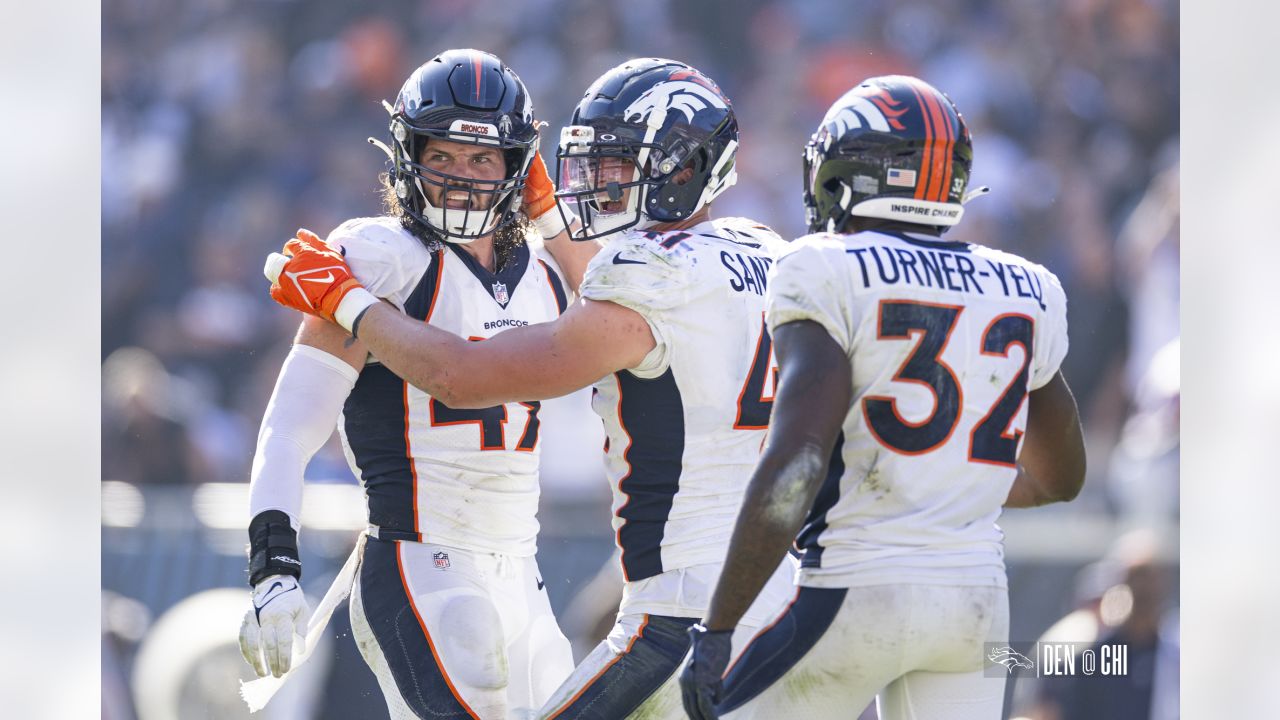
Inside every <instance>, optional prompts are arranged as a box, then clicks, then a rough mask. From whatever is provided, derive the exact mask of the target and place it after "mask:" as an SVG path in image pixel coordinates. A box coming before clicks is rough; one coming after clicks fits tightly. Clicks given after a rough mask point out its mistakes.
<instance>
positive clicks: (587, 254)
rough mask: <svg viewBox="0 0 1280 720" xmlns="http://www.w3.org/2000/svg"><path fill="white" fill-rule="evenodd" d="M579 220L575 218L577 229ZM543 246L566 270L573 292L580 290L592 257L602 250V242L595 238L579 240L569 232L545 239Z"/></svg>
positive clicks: (574, 224) (565, 277)
mask: <svg viewBox="0 0 1280 720" xmlns="http://www.w3.org/2000/svg"><path fill="white" fill-rule="evenodd" d="M578 226H579V222H578V221H577V220H576V219H575V220H574V221H573V225H572V227H573V228H574V229H576V228H577V227H578ZM543 247H545V248H546V249H547V252H549V253H551V257H553V258H555V260H556V264H557V265H559V266H560V269H561V270H562V271H563V272H564V279H565V282H567V283H568V284H569V290H570V291H571V292H574V293H576V292H578V287H579V286H581V285H582V278H583V276H584V275H585V274H586V272H587V265H588V264H589V263H590V262H591V258H593V257H595V255H596V253H597V252H599V251H600V243H598V242H596V241H595V240H584V241H577V240H571V239H570V238H569V233H568V232H561V233H560V234H559V235H556V236H555V237H553V238H550V239H545V240H543Z"/></svg>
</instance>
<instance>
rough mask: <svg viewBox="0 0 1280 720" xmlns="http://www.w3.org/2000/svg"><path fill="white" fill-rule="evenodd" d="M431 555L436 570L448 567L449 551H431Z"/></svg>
mask: <svg viewBox="0 0 1280 720" xmlns="http://www.w3.org/2000/svg"><path fill="white" fill-rule="evenodd" d="M431 557H433V558H435V561H436V569H437V570H448V569H449V553H447V552H443V551H441V552H438V553H431Z"/></svg>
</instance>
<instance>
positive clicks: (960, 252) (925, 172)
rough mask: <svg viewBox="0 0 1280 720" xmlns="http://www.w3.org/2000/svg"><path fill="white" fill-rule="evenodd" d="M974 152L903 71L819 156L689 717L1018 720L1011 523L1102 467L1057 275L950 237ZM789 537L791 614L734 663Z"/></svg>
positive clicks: (834, 125) (812, 161) (854, 108)
mask: <svg viewBox="0 0 1280 720" xmlns="http://www.w3.org/2000/svg"><path fill="white" fill-rule="evenodd" d="M972 157H973V151H972V146H971V141H970V137H969V131H968V129H967V128H966V126H965V122H964V120H963V118H962V117H961V116H960V113H959V112H958V111H957V110H956V108H955V106H954V105H953V104H952V103H951V100H950V99H949V98H947V96H945V95H943V94H942V93H941V92H939V91H938V90H936V89H935V88H933V87H932V86H931V85H929V84H927V83H925V82H923V81H921V80H918V79H916V78H913V77H905V76H889V77H877V78H871V79H869V80H867V81H865V82H863V83H862V84H860V85H858V86H857V87H855V88H854V89H852V90H850V91H849V92H848V93H847V94H846V95H845V96H844V97H842V98H840V99H839V100H837V101H836V103H835V104H834V105H833V106H832V107H831V109H830V110H829V111H828V112H827V114H826V117H825V118H823V120H822V123H821V124H820V125H819V127H818V130H817V132H816V133H815V134H814V135H813V137H812V139H811V140H810V141H809V143H808V145H807V147H806V148H805V154H804V165H805V188H804V203H805V207H806V209H807V212H808V222H809V230H810V232H811V233H813V234H811V235H808V236H805V237H803V238H801V239H799V240H797V241H796V242H795V243H794V244H792V245H791V246H789V247H788V248H787V250H786V252H785V253H784V254H783V255H782V256H781V257H780V258H779V260H778V262H777V263H776V264H775V266H774V268H773V273H772V277H771V279H770V280H769V298H768V313H767V317H768V325H769V329H770V331H771V332H772V333H773V337H774V342H775V346H776V350H777V353H778V362H779V366H780V368H781V377H780V381H779V383H780V384H779V388H778V394H777V401H776V405H777V407H776V408H775V412H774V415H773V424H772V428H771V431H770V434H769V440H768V446H767V447H766V448H765V451H764V454H763V456H762V457H761V460H760V465H759V467H757V468H756V470H755V473H754V474H753V476H752V479H751V481H750V486H749V488H748V490H747V495H746V499H745V501H744V503H743V507H742V512H741V513H740V515H739V517H738V520H737V525H736V527H735V529H734V533H733V540H732V543H731V544H730V546H729V550H728V558H727V560H726V562H725V569H724V572H723V574H722V575H721V578H720V581H719V583H718V585H717V587H716V590H715V595H714V598H713V600H712V603H711V608H710V610H709V612H708V613H707V616H706V619H705V621H704V622H703V623H702V624H701V625H699V626H698V627H696V628H694V629H693V630H691V634H692V635H693V638H694V643H693V647H692V649H691V651H690V660H689V662H688V663H687V665H686V667H685V669H684V670H683V671H682V672H681V685H682V690H683V693H684V701H685V707H686V709H687V710H688V712H689V714H690V716H692V717H694V718H712V717H716V716H717V713H719V714H722V715H724V716H725V717H733V718H778V717H803V718H847V717H850V716H851V715H850V713H853V712H857V711H858V710H860V709H861V708H863V707H865V706H866V705H867V704H868V703H869V702H870V700H871V699H872V698H873V697H875V698H876V701H877V704H878V709H879V712H880V717H881V718H885V719H886V720H898V719H904V720H905V719H906V718H912V719H913V720H929V719H931V718H937V719H939V720H941V719H943V718H946V719H947V720H967V719H970V718H972V719H974V720H979V719H984V720H996V719H997V718H999V717H1000V715H1001V704H1002V699H1003V696H1004V681H1003V679H996V678H984V676H983V663H984V652H983V649H984V643H996V644H1005V643H1007V637H1008V628H1009V606H1008V599H1007V590H1006V581H1005V568H1004V559H1003V548H1002V542H1001V538H1002V534H1001V532H1000V528H999V527H998V526H997V525H996V519H997V518H998V517H999V515H1000V511H1001V507H1002V506H1004V507H1024V506H1029V505H1039V504H1042V503H1047V502H1055V501H1066V500H1070V499H1072V498H1074V497H1075V495H1076V494H1077V493H1078V492H1079V490H1080V486H1081V483H1082V482H1083V479H1084V466H1085V458H1084V445H1083V441H1082V437H1081V431H1080V423H1079V419H1078V417H1077V414H1076V406H1075V401H1074V400H1073V398H1072V395H1071V392H1070V390H1069V389H1068V388H1067V383H1066V381H1065V380H1064V379H1063V377H1062V373H1061V372H1059V366H1060V364H1061V363H1062V358H1063V356H1064V355H1065V354H1066V352H1067V321H1066V298H1065V296H1064V295H1063V292H1062V288H1061V286H1060V285H1059V284H1058V279H1057V278H1056V277H1054V275H1053V273H1051V272H1049V271H1048V270H1046V269H1045V268H1044V267H1041V266H1040V265H1037V264H1035V263H1032V262H1029V261H1027V260H1024V259H1023V258H1020V257H1017V256H1015V255H1011V254H1009V253H1004V252H999V251H997V250H992V249H990V248H986V247H982V246H979V245H970V244H965V243H958V242H948V241H947V240H945V239H943V237H942V234H943V232H944V231H945V230H946V229H947V228H948V227H951V226H953V225H955V224H956V223H957V222H959V221H960V218H961V215H962V213H963V207H962V203H963V202H964V200H965V199H966V186H967V184H968V180H969V169H970V165H971V162H972ZM984 190H985V189H984ZM793 540H794V542H795V546H796V548H797V549H798V550H799V551H800V552H801V554H802V555H801V557H802V560H801V568H800V571H799V573H798V575H797V583H796V585H797V587H796V588H795V591H794V594H793V599H792V601H791V604H790V606H789V607H788V608H787V610H786V611H785V612H783V613H781V614H780V615H779V617H778V618H777V619H776V621H775V622H774V623H773V624H772V625H771V626H770V627H769V628H768V629H767V630H765V631H764V632H762V633H760V634H759V635H757V636H756V637H754V638H753V639H752V640H751V642H750V644H749V646H748V647H747V649H746V650H745V651H744V652H743V653H742V654H741V656H740V657H739V659H738V660H737V661H736V662H735V663H734V664H733V665H732V666H731V667H729V670H728V674H727V675H723V673H724V671H725V668H726V665H727V664H728V660H729V654H730V638H731V633H732V631H733V629H734V628H735V626H737V624H738V622H739V618H740V617H742V613H743V610H744V609H745V608H746V607H747V606H748V605H749V604H750V603H751V601H752V598H754V597H755V596H756V593H757V591H758V590H759V589H760V588H761V587H762V586H763V585H764V583H765V581H766V579H767V578H768V575H769V573H768V572H767V571H766V570H765V568H768V567H769V565H770V563H772V562H775V561H776V560H777V559H779V558H781V557H782V556H783V555H784V554H785V553H786V552H787V549H788V547H789V546H790V545H791V544H792V541H793ZM722 675H723V677H724V679H723V687H721V678H722ZM1003 677H1004V671H1003V668H1002V669H1001V673H1000V678H1003Z"/></svg>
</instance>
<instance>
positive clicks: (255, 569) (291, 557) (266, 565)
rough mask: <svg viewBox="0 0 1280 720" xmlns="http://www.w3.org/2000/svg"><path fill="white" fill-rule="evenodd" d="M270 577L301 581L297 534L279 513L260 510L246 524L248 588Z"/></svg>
mask: <svg viewBox="0 0 1280 720" xmlns="http://www.w3.org/2000/svg"><path fill="white" fill-rule="evenodd" d="M271 575H292V576H294V577H295V578H301V577H302V560H300V559H299V558H298V533H297V532H296V531H294V529H293V526H292V525H290V524H289V516H288V515H287V514H285V513H283V512H281V511H279V510H264V511H263V512H260V513H258V514H257V515H256V516H254V518H253V520H252V521H250V522H249V587H255V586H257V584H258V583H259V582H261V581H262V579H263V578H266V577H270V576H271Z"/></svg>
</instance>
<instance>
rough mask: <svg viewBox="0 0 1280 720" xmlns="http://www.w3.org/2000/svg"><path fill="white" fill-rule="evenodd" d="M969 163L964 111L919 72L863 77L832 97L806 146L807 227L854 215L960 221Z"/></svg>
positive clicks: (840, 223)
mask: <svg viewBox="0 0 1280 720" xmlns="http://www.w3.org/2000/svg"><path fill="white" fill-rule="evenodd" d="M972 164H973V142H972V139H971V138H970V136H969V128H968V127H967V126H966V125H965V122H964V118H963V117H962V116H961V115H960V111H959V110H957V109H956V107H955V105H954V104H953V103H952V102H951V99H950V98H948V97H947V96H946V95H945V94H943V93H942V92H941V91H939V90H938V89H937V88H935V87H933V86H932V85H930V84H929V83H927V82H924V81H923V80H920V79H919V78H914V77H910V76H907V75H886V76H882V77H874V78H869V79H867V80H864V81H863V82H862V83H861V84H859V85H858V86H857V87H855V88H853V89H852V90H850V91H849V92H847V93H845V94H844V96H842V97H841V98H840V99H839V100H837V101H836V102H835V103H834V104H833V105H832V106H831V109H830V110H828V111H827V114H826V116H825V117H823V119H822V122H821V124H819V125H818V130H817V132H815V133H814V134H813V137H812V138H810V140H809V142H808V144H807V145H806V146H805V150H804V205H805V210H806V213H807V218H806V219H807V221H808V224H809V231H810V232H822V231H826V232H838V231H840V230H841V229H842V228H843V227H844V224H845V222H846V221H847V220H848V219H849V218H850V217H851V216H859V217H870V218H880V219H884V220H895V221H898V222H905V223H911V224H916V225H925V226H930V227H934V228H937V229H939V230H945V229H946V228H948V227H950V226H952V225H955V224H956V223H958V222H959V221H960V218H961V216H962V215H963V214H964V208H963V202H964V201H965V199H966V188H967V187H968V184H969V170H970V167H971V166H972Z"/></svg>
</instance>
